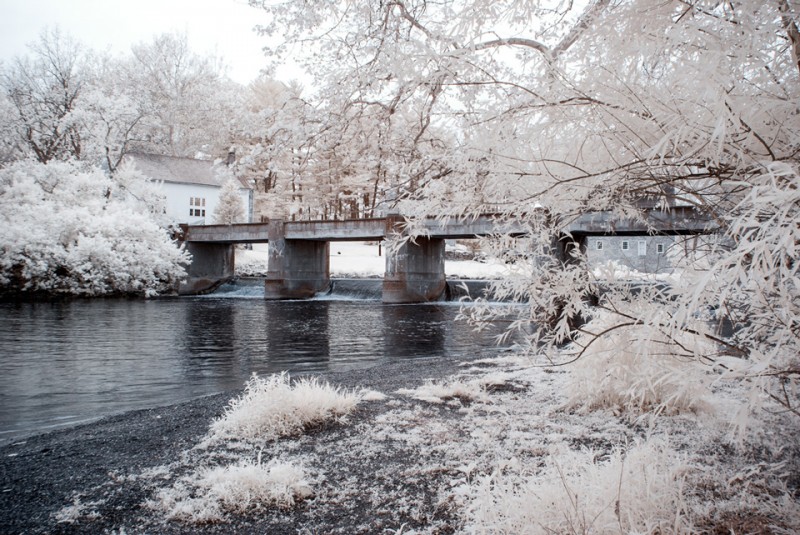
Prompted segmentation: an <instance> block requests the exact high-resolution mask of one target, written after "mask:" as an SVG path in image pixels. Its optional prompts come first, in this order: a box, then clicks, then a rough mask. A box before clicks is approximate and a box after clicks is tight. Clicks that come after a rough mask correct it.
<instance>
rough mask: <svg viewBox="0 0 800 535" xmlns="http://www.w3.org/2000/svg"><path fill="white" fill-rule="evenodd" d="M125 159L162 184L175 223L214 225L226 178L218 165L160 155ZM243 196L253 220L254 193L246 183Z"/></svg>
mask: <svg viewBox="0 0 800 535" xmlns="http://www.w3.org/2000/svg"><path fill="white" fill-rule="evenodd" d="M125 158H126V159H127V160H129V161H131V162H132V163H133V165H134V166H135V167H136V169H138V170H139V171H140V172H141V173H142V174H144V175H145V176H146V177H148V178H150V179H151V180H153V181H155V182H157V183H159V184H161V187H162V188H163V191H164V195H165V196H166V211H167V216H168V217H169V218H170V219H172V220H173V222H174V223H176V224H180V223H185V224H189V225H210V224H213V223H214V221H213V217H212V216H213V214H214V210H215V209H216V207H217V202H218V201H219V194H220V190H221V189H222V182H223V181H224V178H222V177H221V176H220V175H219V174H218V173H217V172H216V171H215V166H214V162H211V161H207V160H195V159H193V158H177V157H174V156H162V155H159V154H145V153H130V154H127V155H126V156H125ZM239 181H240V182H241V188H240V189H239V194H240V195H241V198H242V202H243V203H244V207H245V213H246V214H247V220H246V221H242V223H250V222H252V220H253V190H252V189H251V188H250V187H249V186H248V185H247V183H246V182H244V181H243V180H241V179H240V180H239Z"/></svg>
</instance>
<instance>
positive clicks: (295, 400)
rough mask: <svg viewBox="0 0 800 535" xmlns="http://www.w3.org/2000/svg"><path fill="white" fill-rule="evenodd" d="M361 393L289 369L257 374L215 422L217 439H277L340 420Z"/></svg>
mask: <svg viewBox="0 0 800 535" xmlns="http://www.w3.org/2000/svg"><path fill="white" fill-rule="evenodd" d="M359 401H360V397H359V395H358V394H356V393H353V392H349V391H346V390H343V389H340V388H337V387H333V386H331V385H329V384H328V383H323V382H320V381H319V380H318V379H317V378H315V377H311V378H302V379H300V380H297V381H291V379H290V377H289V375H288V374H287V373H285V372H284V373H281V374H274V375H271V376H269V377H266V378H262V377H259V376H258V375H256V374H253V376H252V377H251V378H250V380H249V381H248V382H247V384H246V385H245V390H244V393H243V394H242V395H241V396H239V397H238V398H234V399H233V400H231V401H230V403H229V404H228V407H227V409H226V410H225V414H224V415H222V417H220V418H219V419H217V420H215V421H214V422H212V424H211V430H210V431H211V432H210V435H211V437H212V438H213V439H223V440H224V439H243V440H247V439H276V438H279V437H283V436H290V435H296V434H299V433H302V432H303V431H304V430H306V429H309V428H311V427H315V426H318V425H322V424H324V423H326V422H329V421H340V420H341V419H342V418H344V417H345V416H347V415H348V414H349V413H350V412H351V411H352V410H353V409H354V408H355V406H356V405H357V404H358V402H359Z"/></svg>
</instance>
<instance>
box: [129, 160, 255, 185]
mask: <svg viewBox="0 0 800 535" xmlns="http://www.w3.org/2000/svg"><path fill="white" fill-rule="evenodd" d="M125 157H126V158H128V159H129V160H132V161H133V164H134V165H135V166H136V168H137V169H138V170H139V171H141V172H142V173H143V174H144V175H145V176H147V177H148V178H150V179H152V180H157V181H163V182H172V183H175V184H199V185H203V186H215V187H220V186H222V181H221V180H220V178H219V177H218V176H217V173H215V172H214V162H212V161H208V160H196V159H194V158H179V157H176V156H163V155H161V154H146V153H143V152H131V153H129V154H127V155H126V156H125ZM238 182H239V183H240V185H241V187H242V188H249V186H248V184H247V183H246V182H245V181H243V180H241V179H238Z"/></svg>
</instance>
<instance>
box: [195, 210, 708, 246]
mask: <svg viewBox="0 0 800 535" xmlns="http://www.w3.org/2000/svg"><path fill="white" fill-rule="evenodd" d="M273 224H275V223H273ZM269 227H270V223H239V224H234V225H198V226H190V227H188V231H187V235H186V238H185V239H186V241H188V242H195V243H197V242H199V243H220V244H222V243H264V242H268V241H269ZM420 227H421V228H420ZM415 228H417V229H420V230H421V232H420V234H422V235H425V236H428V237H430V238H444V239H470V238H476V237H480V236H487V235H489V234H491V233H498V232H504V233H509V234H515V235H524V234H526V232H527V230H526V227H525V225H524V224H521V223H502V222H500V221H499V219H498V218H497V217H496V216H491V215H484V216H479V217H477V218H475V219H469V220H459V219H451V220H449V221H447V222H444V223H443V222H441V221H439V220H436V219H433V218H432V219H429V220H426V221H424V222H423V223H422V225H421V226H418V227H415ZM709 230H713V226H712V224H711V221H710V220H709V219H708V218H707V217H701V216H700V215H699V214H698V213H697V211H695V210H693V209H691V208H688V207H679V208H672V209H671V210H670V211H669V212H666V211H661V210H650V211H648V212H647V214H646V218H645V219H644V220H641V221H639V220H636V221H635V220H619V219H615V218H613V217H612V215H611V214H610V213H609V212H590V213H586V214H581V215H580V216H578V217H576V218H575V219H574V220H572V221H568V222H567V223H566V224H565V227H564V231H565V232H568V233H571V234H572V235H575V236H601V235H618V236H624V235H644V234H650V233H656V234H671V235H678V234H699V233H704V232H708V231H709ZM388 234H389V229H388V228H387V219H383V218H381V219H354V220H344V221H287V222H284V223H283V237H284V238H285V239H287V240H309V241H371V240H382V239H384V238H385V237H386V236H387V235H388Z"/></svg>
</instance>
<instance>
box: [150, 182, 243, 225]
mask: <svg viewBox="0 0 800 535" xmlns="http://www.w3.org/2000/svg"><path fill="white" fill-rule="evenodd" d="M161 187H162V189H163V191H164V195H165V196H166V209H167V216H168V217H169V218H170V219H172V220H173V221H174V222H175V223H187V224H189V225H211V224H213V223H214V220H213V215H214V210H215V209H216V208H217V203H218V202H219V193H220V189H221V188H219V187H218V186H206V185H201V184H178V183H174V182H162V184H161ZM239 195H240V196H241V199H242V206H243V208H244V211H245V221H242V223H248V222H250V219H249V214H250V213H251V212H250V209H249V208H250V192H249V190H246V189H241V190H239ZM197 199H200V202H199V203H198V204H199V206H195V204H194V202H193V201H194V200H197Z"/></svg>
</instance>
